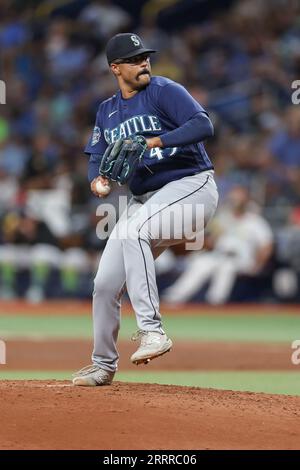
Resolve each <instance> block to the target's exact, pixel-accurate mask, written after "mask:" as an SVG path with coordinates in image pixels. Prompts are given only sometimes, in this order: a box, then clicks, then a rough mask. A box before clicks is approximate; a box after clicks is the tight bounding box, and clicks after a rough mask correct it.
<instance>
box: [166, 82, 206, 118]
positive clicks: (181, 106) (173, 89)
mask: <svg viewBox="0 0 300 470" xmlns="http://www.w3.org/2000/svg"><path fill="white" fill-rule="evenodd" d="M158 106H159V108H160V110H161V111H163V112H164V113H165V114H166V115H167V116H168V118H169V119H170V121H172V122H173V123H174V124H175V125H176V126H178V127H179V126H181V125H182V124H184V123H186V121H188V120H189V119H191V118H192V117H193V116H194V115H195V114H198V113H205V114H207V113H206V111H205V109H204V108H202V106H201V105H200V104H199V103H198V101H196V100H195V99H194V98H193V97H192V96H191V95H190V94H189V92H188V91H187V90H186V89H185V88H184V87H183V86H182V85H179V83H175V82H172V83H169V84H168V85H166V86H164V87H162V88H161V91H160V93H159V97H158Z"/></svg>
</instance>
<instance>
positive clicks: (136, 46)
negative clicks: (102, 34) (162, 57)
mask: <svg viewBox="0 0 300 470" xmlns="http://www.w3.org/2000/svg"><path fill="white" fill-rule="evenodd" d="M153 52H156V51H155V50H154V49H147V47H145V46H144V44H143V41H142V40H141V38H140V37H139V36H138V35H137V34H134V33H121V34H116V35H115V36H113V37H112V38H111V39H110V40H109V41H108V43H107V45H106V57H107V61H108V63H109V64H111V63H112V62H113V61H114V60H119V59H130V57H134V56H136V55H140V54H151V53H153Z"/></svg>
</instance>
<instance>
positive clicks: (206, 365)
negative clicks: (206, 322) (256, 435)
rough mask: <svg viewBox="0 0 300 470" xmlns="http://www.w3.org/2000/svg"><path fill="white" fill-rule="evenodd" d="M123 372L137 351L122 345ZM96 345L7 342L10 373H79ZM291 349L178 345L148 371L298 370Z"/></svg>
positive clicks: (283, 346) (262, 345)
mask: <svg viewBox="0 0 300 470" xmlns="http://www.w3.org/2000/svg"><path fill="white" fill-rule="evenodd" d="M118 347H119V351H120V363H119V369H120V370H136V366H134V365H132V364H131V363H130V361H129V357H130V356H131V354H132V353H133V352H134V350H135V349H136V345H135V344H133V343H132V342H126V341H120V342H119V344H118ZM91 351H92V342H91V341H84V340H59V341H58V340H55V341H49V340H48V341H17V340H8V341H7V365H6V366H5V369H6V370H13V369H16V370H25V369H26V370H31V369H33V370H38V369H40V370H77V369H79V368H81V367H83V366H85V365H87V364H88V363H89V361H90V355H91ZM290 356H291V346H290V344H282V343H278V344H276V343H273V344H266V343H225V342H217V343H213V342H201V343H198V342H192V341H189V342H187V341H176V342H175V345H174V348H173V350H172V352H171V353H170V354H166V355H165V356H164V357H162V358H158V359H157V360H155V361H153V362H151V363H150V364H149V365H147V366H146V367H147V370H294V369H295V366H293V364H292V363H291V359H290Z"/></svg>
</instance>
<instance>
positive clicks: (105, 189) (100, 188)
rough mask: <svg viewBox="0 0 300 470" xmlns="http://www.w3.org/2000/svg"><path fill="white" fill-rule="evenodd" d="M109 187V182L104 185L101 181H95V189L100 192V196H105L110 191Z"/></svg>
mask: <svg viewBox="0 0 300 470" xmlns="http://www.w3.org/2000/svg"><path fill="white" fill-rule="evenodd" d="M110 190H111V187H110V185H109V184H107V185H104V184H103V183H101V181H97V183H96V191H97V193H99V194H101V196H107V195H108V194H109V193H110Z"/></svg>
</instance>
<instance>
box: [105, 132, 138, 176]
mask: <svg viewBox="0 0 300 470" xmlns="http://www.w3.org/2000/svg"><path fill="white" fill-rule="evenodd" d="M146 150H147V142H146V139H145V137H143V136H141V135H137V136H135V137H133V138H131V139H119V140H117V141H116V142H115V143H114V144H110V145H109V146H108V147H107V149H106V150H105V153H104V155H103V157H102V160H101V163H100V168H99V175H101V176H104V177H105V178H108V179H109V180H111V181H117V183H118V184H119V185H122V184H125V183H127V181H128V180H129V179H130V178H131V177H132V175H133V174H134V172H135V170H136V168H137V166H138V164H139V162H140V161H141V159H142V157H143V155H144V153H145V151H146Z"/></svg>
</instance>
